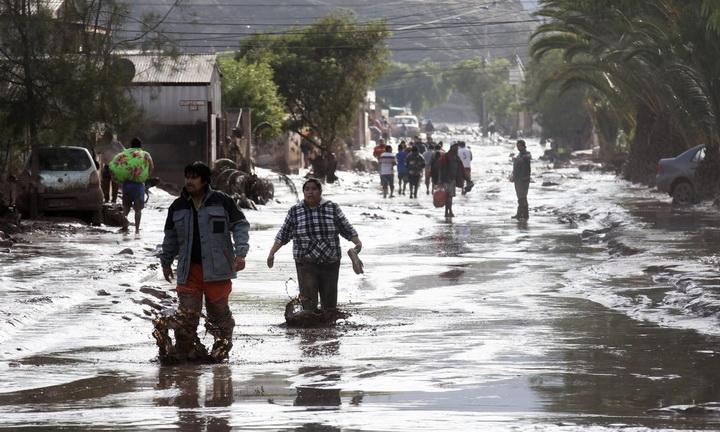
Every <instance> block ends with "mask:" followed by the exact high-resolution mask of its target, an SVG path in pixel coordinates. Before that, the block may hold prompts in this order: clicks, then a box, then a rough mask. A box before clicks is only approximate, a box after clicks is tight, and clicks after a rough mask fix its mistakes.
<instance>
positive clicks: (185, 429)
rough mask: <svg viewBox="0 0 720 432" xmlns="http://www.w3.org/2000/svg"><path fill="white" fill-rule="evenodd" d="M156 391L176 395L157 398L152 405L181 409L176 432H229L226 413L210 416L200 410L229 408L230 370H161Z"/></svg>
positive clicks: (188, 367) (224, 367)
mask: <svg viewBox="0 0 720 432" xmlns="http://www.w3.org/2000/svg"><path fill="white" fill-rule="evenodd" d="M208 372H209V373H208ZM208 375H210V376H208ZM208 378H210V379H208ZM157 388H158V389H160V390H175V391H176V395H175V396H169V397H161V398H156V400H155V404H156V405H157V406H175V407H178V408H181V409H180V410H179V411H178V420H177V423H176V426H177V428H178V430H179V431H181V432H201V431H213V432H225V431H230V430H232V428H231V427H230V423H229V413H227V412H225V413H219V412H217V411H213V412H212V413H209V412H206V411H205V410H202V409H199V408H203V407H228V406H231V405H232V403H233V384H232V370H231V369H230V368H229V367H228V366H227V365H217V366H213V367H212V368H210V369H208V368H207V367H204V366H195V365H181V366H163V367H161V368H160V371H159V373H158V384H157Z"/></svg>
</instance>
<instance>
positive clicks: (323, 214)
mask: <svg viewBox="0 0 720 432" xmlns="http://www.w3.org/2000/svg"><path fill="white" fill-rule="evenodd" d="M338 235H341V236H343V237H345V238H346V239H347V240H350V239H351V238H353V237H355V236H357V235H358V234H357V231H355V228H353V226H352V225H350V222H348V220H347V219H346V218H345V215H344V214H343V212H342V210H340V206H338V205H337V204H335V203H334V202H332V201H325V200H322V201H321V202H320V205H319V206H317V207H316V208H314V209H313V208H310V207H309V206H308V205H307V204H305V201H302V202H300V203H298V204H296V205H294V206H293V207H291V208H290V210H289V211H288V214H287V217H286V218H285V222H284V223H283V225H282V227H280V231H279V232H278V234H277V236H276V237H275V241H276V242H278V243H280V244H283V245H284V244H287V243H288V242H289V241H290V240H294V242H293V258H295V261H304V260H307V261H312V262H317V263H331V262H338V261H340V257H341V256H342V253H341V251H340V238H339V237H338Z"/></svg>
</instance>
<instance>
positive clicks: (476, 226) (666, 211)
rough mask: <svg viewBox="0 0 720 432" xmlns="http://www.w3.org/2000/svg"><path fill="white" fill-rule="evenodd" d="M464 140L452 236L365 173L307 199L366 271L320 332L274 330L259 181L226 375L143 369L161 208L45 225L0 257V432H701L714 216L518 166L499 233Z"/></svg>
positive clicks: (266, 220)
mask: <svg viewBox="0 0 720 432" xmlns="http://www.w3.org/2000/svg"><path fill="white" fill-rule="evenodd" d="M458 138H459V137H458ZM466 138H467V137H466ZM445 139H446V140H448V139H452V138H451V137H445ZM470 144H471V148H472V151H473V154H474V157H475V160H474V163H473V177H474V178H475V180H476V186H475V188H474V190H473V191H472V192H471V193H470V194H469V195H468V196H466V197H460V196H458V197H457V199H456V206H455V207H456V208H455V214H456V215H457V217H456V218H454V219H453V220H452V221H446V220H445V219H444V218H442V213H443V212H442V209H434V208H433V207H432V203H431V201H430V198H429V197H428V196H427V195H425V194H424V191H423V193H422V194H421V195H420V196H419V199H417V200H410V199H409V198H407V196H399V197H396V198H393V199H382V197H381V195H380V193H379V181H378V178H377V176H376V175H370V174H352V173H341V175H340V181H339V183H337V184H334V185H328V186H327V187H326V190H325V194H324V195H325V197H326V198H328V199H331V200H334V201H336V202H338V203H340V204H341V206H342V207H343V210H344V211H345V213H346V215H347V216H348V217H349V219H350V220H351V221H352V222H353V223H354V224H355V226H356V228H357V229H358V231H359V232H360V236H361V239H362V240H363V243H364V249H363V252H362V254H361V257H362V258H363V260H364V263H365V271H366V273H365V274H364V275H361V276H358V275H355V274H354V273H353V272H352V269H351V267H350V264H349V261H348V260H345V262H344V264H343V266H342V269H341V275H340V280H341V282H340V285H341V289H340V295H339V302H340V304H341V305H343V306H344V307H345V308H346V309H347V310H349V311H350V312H351V313H352V316H351V317H350V318H349V319H348V320H347V321H342V322H340V323H339V325H338V326H337V327H336V328H332V329H314V330H313V329H309V330H298V329H287V328H285V327H284V326H283V325H282V323H283V311H284V306H285V303H286V302H287V300H288V299H289V297H290V296H294V295H295V293H296V291H297V286H296V283H295V279H294V277H295V275H294V265H293V263H292V257H291V247H290V245H288V246H286V247H285V248H283V249H282V250H281V251H280V252H279V253H278V256H277V258H276V265H275V268H273V269H272V270H270V269H268V268H267V267H266V266H265V258H266V256H267V252H268V250H269V248H270V246H271V244H272V241H273V238H274V235H275V233H276V231H277V228H278V226H279V224H280V223H281V221H282V219H283V218H284V215H285V212H286V211H287V209H288V208H289V207H290V205H291V204H292V203H293V202H294V200H295V198H294V197H293V195H292V194H291V193H290V192H289V190H288V189H287V187H285V186H284V185H283V182H282V181H280V179H276V182H275V187H276V190H277V191H278V197H277V198H278V200H277V202H275V203H272V204H271V205H269V206H266V207H263V208H261V209H260V210H258V211H248V212H246V215H247V217H248V219H249V220H250V222H251V224H252V232H251V249H250V253H249V255H248V266H247V269H246V270H245V271H243V272H242V273H241V275H240V278H239V279H238V280H236V281H235V282H234V291H233V294H232V296H231V308H232V309H233V312H234V314H235V320H236V322H237V328H236V333H235V348H234V349H233V351H232V352H231V355H230V360H229V362H228V363H227V364H221V365H200V366H197V365H185V366H161V365H160V364H158V363H157V362H156V361H155V357H156V355H157V349H156V346H155V344H154V340H153V339H152V336H151V331H152V325H151V322H150V319H151V317H152V315H153V310H155V308H156V307H161V305H163V304H171V303H172V298H173V297H172V296H173V295H174V293H173V291H172V288H173V286H172V285H170V284H168V283H166V282H165V281H164V280H163V278H162V274H161V271H160V269H159V267H158V262H157V259H156V258H155V257H154V255H155V254H156V252H157V250H158V245H159V244H160V242H161V240H162V226H163V222H164V217H165V214H166V211H167V207H168V205H169V203H170V202H171V200H172V197H171V196H170V195H167V194H163V193H161V192H159V191H158V192H157V193H155V194H154V195H153V198H152V201H151V203H150V207H149V208H148V209H147V210H146V211H145V213H144V217H143V230H142V233H141V235H140V236H134V235H132V234H131V235H129V236H128V235H123V234H120V233H117V232H116V229H110V228H100V229H96V228H95V229H93V228H86V227H84V226H82V225H79V224H78V225H72V224H65V225H63V227H64V228H61V229H55V230H49V231H48V230H36V231H35V232H34V234H32V235H29V236H25V237H24V239H23V241H22V242H19V243H16V244H14V245H13V246H12V247H10V248H7V249H2V250H0V290H1V291H0V295H2V302H0V428H4V429H7V430H26V431H50V430H73V431H75V430H79V431H84V430H88V431H89V430H128V431H131V430H132V431H134V430H180V431H225V430H296V431H359V430H362V431H418V430H422V431H460V430H513V431H545V430H590V431H606V430H631V431H640V430H686V429H707V430H717V429H719V428H720V415H718V414H719V412H718V408H720V388H719V385H720V368H719V367H718V364H720V363H719V361H720V358H719V354H718V351H717V345H718V341H719V339H718V334H719V333H720V331H719V330H718V326H717V324H718V322H717V319H718V310H719V309H720V300H719V299H718V292H719V289H718V287H719V284H718V280H719V279H718V268H717V267H718V261H719V260H720V258H719V256H720V255H719V251H718V249H719V248H720V246H719V243H718V240H719V239H720V230H719V227H720V221H719V220H718V217H717V209H715V208H712V207H711V206H699V207H695V208H692V209H674V208H672V206H671V205H670V200H669V197H666V196H663V195H661V194H659V193H657V192H653V191H649V190H647V189H646V188H643V187H640V186H634V185H631V184H628V183H626V182H624V181H621V180H619V179H617V178H616V177H615V176H613V175H612V174H608V173H603V172H600V171H595V170H590V171H588V170H586V169H587V168H588V167H587V166H584V167H582V171H581V170H580V169H579V166H578V165H579V164H581V163H582V164H585V162H579V161H578V162H576V163H573V164H570V165H569V166H567V167H565V168H559V169H550V168H547V167H546V166H545V163H543V162H540V161H538V160H537V159H536V160H535V162H534V176H533V183H532V185H531V188H530V198H529V200H530V207H531V218H530V220H529V222H527V223H518V222H516V221H514V220H511V219H510V218H509V216H510V215H511V214H513V213H514V211H515V208H514V206H515V197H514V190H513V186H512V184H510V183H509V182H507V180H506V178H507V176H508V174H509V171H510V167H511V165H510V162H509V156H508V155H509V154H510V153H511V152H512V151H513V146H512V144H511V143H507V142H504V143H489V142H485V143H483V142H478V141H471V142H470ZM529 149H530V151H531V152H532V153H533V155H535V156H538V155H539V154H540V153H541V149H540V147H539V146H538V145H537V143H536V142H533V141H530V146H529ZM268 175H271V174H268ZM273 178H275V177H273ZM294 179H295V180H296V183H297V184H298V185H299V182H300V178H299V177H295V178H294ZM543 185H544V186H543ZM344 244H345V245H346V247H350V246H351V244H349V243H344ZM206 340H207V339H206Z"/></svg>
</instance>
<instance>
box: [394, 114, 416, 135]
mask: <svg viewBox="0 0 720 432" xmlns="http://www.w3.org/2000/svg"><path fill="white" fill-rule="evenodd" d="M403 126H404V127H405V129H404V131H403ZM390 131H391V133H392V136H394V137H399V138H407V137H413V136H415V135H417V134H419V133H420V124H419V123H418V119H417V117H415V116H414V115H398V116H395V117H393V118H391V119H390Z"/></svg>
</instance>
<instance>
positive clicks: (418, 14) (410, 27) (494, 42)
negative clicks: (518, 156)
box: [127, 0, 536, 64]
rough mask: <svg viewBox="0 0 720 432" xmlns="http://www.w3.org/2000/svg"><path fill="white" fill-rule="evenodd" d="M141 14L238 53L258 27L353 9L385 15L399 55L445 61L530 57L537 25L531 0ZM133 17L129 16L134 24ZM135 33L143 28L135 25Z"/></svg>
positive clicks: (193, 1)
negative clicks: (530, 42) (241, 42)
mask: <svg viewBox="0 0 720 432" xmlns="http://www.w3.org/2000/svg"><path fill="white" fill-rule="evenodd" d="M127 4H128V5H129V6H130V8H131V15H132V17H134V18H135V19H137V18H139V17H140V16H142V15H144V14H146V13H155V14H157V15H159V16H161V17H165V16H166V18H165V20H164V21H163V24H162V25H161V28H162V30H163V31H164V33H165V34H166V35H168V36H169V37H170V38H172V39H174V40H175V41H176V43H177V45H178V47H179V48H180V50H181V51H182V52H188V53H208V52H220V51H233V50H235V49H236V48H237V47H238V41H239V40H240V39H241V38H243V37H246V36H248V35H251V34H253V33H263V32H272V31H275V32H281V31H284V30H287V29H288V28H290V27H292V26H305V25H309V24H311V23H312V22H313V21H315V20H316V19H318V18H320V17H323V16H325V15H327V14H329V13H331V12H333V11H337V10H349V11H352V12H353V13H354V14H355V15H356V16H357V17H358V21H361V22H362V21H369V20H376V19H385V20H387V22H388V25H389V27H390V28H391V30H392V33H393V35H392V37H391V38H390V40H389V41H388V42H389V45H390V48H391V50H392V55H393V60H394V61H398V62H403V63H414V62H418V61H421V60H423V59H430V60H432V61H435V62H437V63H441V64H452V63H455V62H457V61H458V60H462V59H467V58H474V57H479V56H481V57H490V58H498V57H504V58H513V57H514V55H515V54H517V55H519V56H520V57H521V58H525V57H526V54H527V40H528V36H529V35H530V33H531V32H532V31H533V29H534V28H535V26H536V22H535V20H534V19H533V17H532V16H531V15H530V13H531V10H532V9H533V7H534V1H533V0H497V1H491V0H480V1H477V0H475V1H473V0H455V1H446V2H442V3H441V2H434V1H422V0H408V1H396V0H389V1H386V2H379V1H377V0H374V1H369V0H327V1H322V0H284V1H279V0H267V1H261V0H182V1H180V2H177V4H176V5H174V4H175V2H173V1H171V0H139V1H133V0H130V1H128V2H127ZM132 24H133V19H130V20H129V22H128V27H129V28H132ZM134 30H135V32H133V33H132V34H133V35H136V34H137V31H138V29H137V28H135V29H134Z"/></svg>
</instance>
